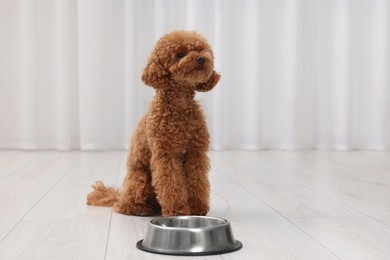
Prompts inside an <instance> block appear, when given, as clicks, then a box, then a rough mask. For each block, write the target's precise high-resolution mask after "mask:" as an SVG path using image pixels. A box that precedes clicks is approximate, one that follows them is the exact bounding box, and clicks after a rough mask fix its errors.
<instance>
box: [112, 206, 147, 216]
mask: <svg viewBox="0 0 390 260" xmlns="http://www.w3.org/2000/svg"><path fill="white" fill-rule="evenodd" d="M114 210H115V212H117V213H121V214H124V215H133V216H152V215H154V208H153V207H152V206H149V205H130V204H121V203H116V204H115V205H114Z"/></svg>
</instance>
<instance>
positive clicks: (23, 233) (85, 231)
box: [0, 220, 108, 260]
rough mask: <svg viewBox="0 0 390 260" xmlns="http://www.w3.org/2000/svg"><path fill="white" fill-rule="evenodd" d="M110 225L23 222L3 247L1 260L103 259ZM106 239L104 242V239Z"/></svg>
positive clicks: (89, 222) (75, 222) (47, 221)
mask: <svg viewBox="0 0 390 260" xmlns="http://www.w3.org/2000/svg"><path fill="white" fill-rule="evenodd" d="M107 232H108V223H107V222H102V221H91V220H88V221H80V220H66V221H64V220H23V221H22V222H21V223H19V225H18V226H17V227H16V228H15V229H14V230H13V231H12V232H11V233H10V235H9V236H7V237H6V239H5V240H4V241H3V242H2V243H1V244H0V255H1V259H20V260H42V259H104V254H105V246H106V239H105V238H106V237H107ZM102 238H104V239H102Z"/></svg>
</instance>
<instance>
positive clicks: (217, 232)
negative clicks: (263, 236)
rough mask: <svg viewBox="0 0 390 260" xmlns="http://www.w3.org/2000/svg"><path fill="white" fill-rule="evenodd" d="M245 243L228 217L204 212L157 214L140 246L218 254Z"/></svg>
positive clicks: (153, 250) (167, 252)
mask: <svg viewBox="0 0 390 260" xmlns="http://www.w3.org/2000/svg"><path fill="white" fill-rule="evenodd" d="M241 247H242V243H241V242H240V241H238V240H235V239H234V236H233V233H232V230H231V228H230V223H229V221H227V220H226V219H222V218H215V217H201V216H181V217H166V218H163V217H161V218H155V219H153V220H151V221H150V222H149V225H148V231H147V235H146V238H145V239H144V240H140V241H138V243H137V248H139V249H141V250H143V251H147V252H151V253H157V254H165V255H188V256H197V255H215V254H224V253H228V252H233V251H236V250H238V249H240V248H241Z"/></svg>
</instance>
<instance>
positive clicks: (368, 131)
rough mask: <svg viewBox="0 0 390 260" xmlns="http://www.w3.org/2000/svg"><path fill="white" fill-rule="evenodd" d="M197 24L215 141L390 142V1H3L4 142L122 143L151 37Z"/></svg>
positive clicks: (258, 145) (268, 144) (147, 92)
mask: <svg viewBox="0 0 390 260" xmlns="http://www.w3.org/2000/svg"><path fill="white" fill-rule="evenodd" d="M178 29H189V30H197V31H199V32H201V33H202V34H204V35H205V36H206V37H207V38H208V39H209V41H210V43H211V45H212V46H213V48H214V52H215V57H216V64H215V66H216V69H217V70H218V71H220V73H221V75H222V79H221V81H220V83H219V84H218V86H217V87H216V88H215V89H214V90H213V91H211V92H209V93H204V94H198V95H197V99H199V101H200V102H201V104H202V105H203V107H204V110H205V113H206V116H207V121H208V122H207V123H208V126H209V130H210V133H211V137H212V148H213V149H252V150H260V149H288V150H290V149H336V150H350V149H370V150H387V149H389V147H390V78H389V77H390V76H389V75H390V48H389V46H390V2H389V1H386V0H310V1H309V0H243V1H236V0H215V1H212V0H211V1H210V0H163V1H160V0H155V1H152V0H136V1H130V0H115V1H114V0H110V1H109V0H30V1H22V0H13V1H11V0H0V148H1V149H10V148H12V149H58V150H71V149H82V150H95V149H126V148H127V147H128V142H129V140H130V135H131V133H132V131H133V130H134V127H135V125H136V123H137V121H138V120H139V119H140V117H141V116H142V115H143V114H144V113H145V112H146V110H147V107H148V104H149V102H150V100H151V99H152V97H153V94H154V91H153V89H151V88H150V87H147V86H145V85H144V84H143V83H142V82H141V80H140V75H141V72H142V69H143V67H144V65H145V63H146V60H147V57H148V54H149V53H150V51H151V50H152V48H153V45H154V43H155V41H156V40H157V39H158V38H159V37H160V36H162V35H163V34H164V33H167V32H170V31H172V30H178Z"/></svg>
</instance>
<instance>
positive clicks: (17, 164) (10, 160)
mask: <svg viewBox="0 0 390 260" xmlns="http://www.w3.org/2000/svg"><path fill="white" fill-rule="evenodd" d="M39 156H40V153H34V152H24V151H11V152H4V151H3V152H0V180H1V179H3V178H6V177H7V176H9V175H11V174H13V173H15V172H17V171H18V170H20V169H22V168H23V167H25V166H26V165H27V164H29V163H31V162H33V161H34V160H36V159H37V158H38V157H39Z"/></svg>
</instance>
